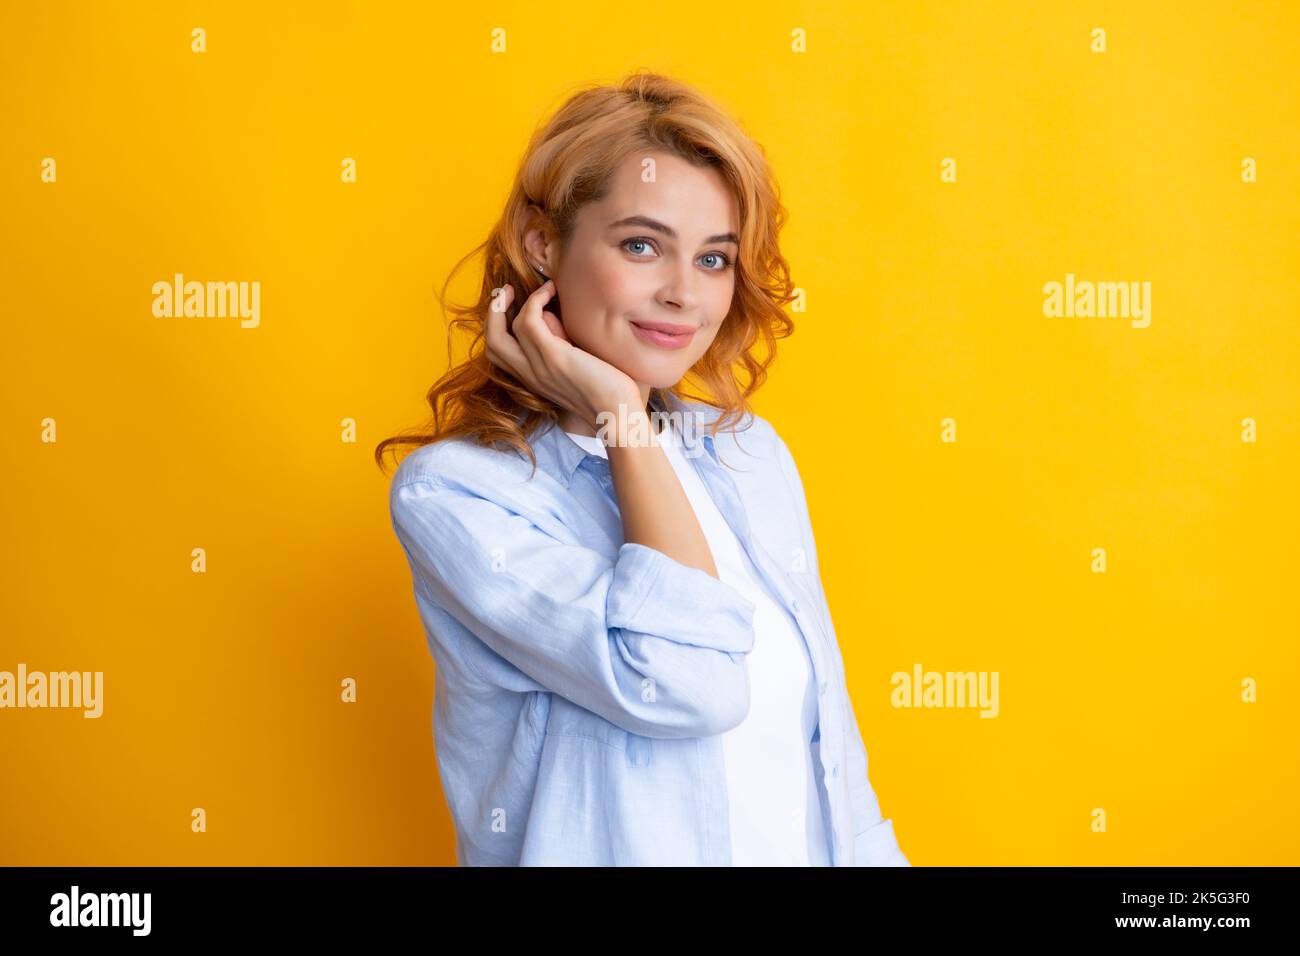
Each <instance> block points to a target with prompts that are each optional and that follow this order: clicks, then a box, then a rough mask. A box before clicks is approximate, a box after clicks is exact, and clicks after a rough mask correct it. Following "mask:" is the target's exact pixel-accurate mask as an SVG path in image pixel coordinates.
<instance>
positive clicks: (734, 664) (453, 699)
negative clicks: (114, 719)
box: [390, 394, 910, 866]
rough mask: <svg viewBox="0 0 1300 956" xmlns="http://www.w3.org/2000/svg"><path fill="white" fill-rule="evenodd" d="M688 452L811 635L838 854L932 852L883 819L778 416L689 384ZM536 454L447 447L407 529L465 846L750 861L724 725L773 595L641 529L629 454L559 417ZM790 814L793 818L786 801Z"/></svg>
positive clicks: (410, 498)
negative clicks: (625, 517)
mask: <svg viewBox="0 0 1300 956" xmlns="http://www.w3.org/2000/svg"><path fill="white" fill-rule="evenodd" d="M665 402H666V404H665V405H663V406H660V405H656V406H655V408H656V410H660V411H664V412H668V413H670V414H671V415H673V416H681V417H675V421H677V422H687V423H688V427H687V428H686V429H685V432H684V435H683V438H684V440H683V445H684V450H683V453H684V454H685V455H687V456H688V458H689V460H690V461H691V462H692V463H693V464H694V466H695V468H696V469H697V471H698V473H699V475H700V478H701V479H702V481H703V482H704V485H705V487H706V488H707V489H708V491H709V494H710V496H711V497H712V498H713V500H714V502H715V503H716V504H717V506H718V508H719V510H720V511H721V512H722V514H723V516H724V517H725V518H726V520H727V523H728V525H730V527H731V528H732V530H733V531H734V532H735V533H736V536H737V537H738V538H739V539H740V542H741V544H742V546H743V547H744V548H745V550H746V553H747V554H748V555H749V557H750V558H751V559H752V560H753V562H754V564H755V566H756V567H757V568H758V569H759V570H760V571H761V572H762V575H763V577H764V583H765V585H766V586H767V587H768V588H769V589H770V590H771V593H772V595H773V596H774V597H775V599H776V600H778V601H779V602H780V603H782V604H783V605H784V606H785V607H786V608H787V609H788V610H789V611H790V613H791V615H792V616H793V617H794V619H795V620H796V621H797V623H798V625H799V629H800V631H801V633H802V635H803V638H804V640H805V641H806V642H807V644H808V650H809V655H810V657H811V660H812V663H813V670H814V673H815V680H816V681H817V689H818V698H817V703H818V724H817V728H816V730H814V732H813V737H812V740H811V741H810V743H809V746H810V748H811V749H812V752H813V766H814V767H816V768H818V770H819V777H820V781H819V782H820V786H819V787H818V796H819V798H820V800H821V804H822V813H823V815H824V819H825V820H826V829H827V832H828V835H829V839H830V844H831V845H830V855H831V862H832V865H833V866H910V863H909V862H908V860H907V858H906V857H905V856H904V855H903V853H902V851H901V850H900V849H899V847H898V843H897V840H896V839H895V836H894V830H893V822H892V821H891V820H886V819H882V816H881V812H880V807H879V804H878V802H877V799H876V795H875V792H874V791H873V790H872V788H871V784H870V782H869V781H868V778H867V753H866V748H865V747H864V745H863V743H862V737H861V734H860V733H859V731H858V726H857V721H856V719H855V717H854V714H853V706H852V703H851V701H850V700H849V696H848V690H847V687H846V685H845V678H844V663H843V660H842V658H841V655H840V650H839V644H838V642H837V640H836V637H835V631H834V628H833V627H832V624H831V618H830V612H829V610H828V608H827V604H826V595H825V592H824V591H823V589H822V585H821V578H820V575H819V572H818V566H817V550H816V546H815V544H814V540H813V533H812V527H811V522H810V520H809V516H808V506H807V502H806V500H805V497H804V492H803V485H802V483H801V481H800V479H799V473H798V471H797V470H796V468H795V464H794V460H793V459H792V458H791V456H790V451H789V449H788V448H787V447H786V445H785V443H784V442H783V441H782V440H781V438H780V436H778V435H777V433H776V431H775V430H774V429H773V428H772V426H771V425H770V424H769V423H768V422H767V421H766V420H764V419H763V418H761V417H759V416H756V415H750V416H748V417H747V420H746V422H742V423H741V425H740V426H739V427H738V433H737V434H732V433H731V432H730V431H721V432H719V434H718V435H717V437H716V438H715V437H714V436H711V435H707V434H703V432H702V429H703V428H705V427H706V426H707V425H708V423H709V422H711V421H713V420H714V419H716V418H717V417H718V415H719V414H720V412H719V411H718V409H716V408H713V407H711V406H709V405H705V404H703V403H701V402H694V401H690V402H688V401H684V400H682V399H679V398H678V397H676V396H674V395H671V394H668V395H666V396H665ZM530 445H531V447H532V449H533V452H534V454H535V455H536V456H537V465H538V467H537V472H536V474H534V475H532V476H531V478H530V472H531V465H530V462H529V460H528V459H527V457H526V456H524V455H523V454H521V453H519V452H517V451H515V450H513V449H509V448H508V447H507V448H506V450H497V449H492V448H483V447H479V446H477V445H475V444H473V443H472V442H470V441H468V440H466V439H452V440H446V441H440V442H435V443H433V444H430V445H425V446H423V447H421V448H419V449H417V450H416V451H413V452H411V453H410V454H408V455H407V456H406V457H405V458H404V459H403V460H402V462H401V464H400V465H399V467H398V468H397V471H396V472H395V473H394V475H393V480H392V484H391V492H390V504H391V511H392V520H393V527H394V529H395V531H396V532H397V536H398V539H399V541H400V542H401V545H402V548H403V550H404V551H405V553H406V556H407V560H408V561H409V563H410V567H411V572H412V576H413V580H414V589H415V598H416V603H417V606H418V608H419V612H420V617H421V620H422V622H423V624H424V628H425V632H426V635H427V638H428V643H429V648H430V650H431V651H432V654H433V658H434V662H435V664H436V672H435V688H434V702H433V730H434V742H435V750H436V754H437V762H438V771H439V775H440V777H441V781H442V788H443V793H444V795H445V797H446V799H447V803H448V806H449V808H450V811H451V818H452V822H453V825H454V826H455V830H456V859H457V861H458V863H459V864H460V865H462V866H729V865H731V846H730V840H729V836H728V827H729V823H728V803H727V792H726V772H725V767H724V764H723V748H722V739H721V736H720V735H721V734H723V733H725V732H726V731H727V730H729V729H731V728H733V727H735V726H737V725H738V724H739V723H740V722H741V721H742V720H744V719H745V716H746V714H747V713H748V711H749V682H748V671H747V667H746V665H745V655H746V654H747V653H748V652H749V651H750V650H751V649H752V648H753V646H754V629H753V620H754V611H755V607H754V604H753V603H752V602H750V601H749V600H747V599H746V598H744V597H742V596H741V594H740V593H739V592H738V591H737V590H735V589H734V588H733V587H731V586H730V585H728V584H725V583H723V582H722V581H720V580H718V579H717V578H714V577H713V576H712V575H710V574H708V573H706V572H704V571H702V570H700V569H698V568H692V567H688V566H686V565H684V564H681V563H680V562H678V561H675V560H673V559H672V558H669V557H668V556H667V555H665V554H663V553H662V552H659V551H656V550H654V549H652V548H649V547H646V546H644V545H641V544H635V543H629V542H624V541H623V530H622V521H621V518H620V516H619V510H618V500H617V496H616V494H615V491H614V485H613V481H612V479H611V477H610V471H609V462H608V460H607V459H605V458H602V457H600V456H599V455H594V454H591V453H589V452H587V451H586V450H584V449H583V448H582V447H580V446H579V445H578V444H577V443H576V442H575V441H573V439H572V438H570V437H569V436H568V435H566V434H565V433H564V431H563V429H561V428H559V427H558V426H551V425H549V423H546V424H543V425H542V426H541V429H540V430H539V432H538V433H535V434H534V435H533V436H532V437H531V438H530ZM773 823H774V826H787V825H788V822H787V821H784V820H782V821H773Z"/></svg>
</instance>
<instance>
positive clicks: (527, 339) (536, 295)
mask: <svg viewBox="0 0 1300 956" xmlns="http://www.w3.org/2000/svg"><path fill="white" fill-rule="evenodd" d="M554 294H555V280H554V279H548V280H547V281H546V282H544V283H543V284H542V285H541V286H539V287H538V288H537V289H536V290H535V291H534V292H533V294H532V295H530V296H529V297H528V299H527V300H526V301H525V302H524V305H523V308H521V309H520V310H519V314H518V315H517V316H515V321H514V326H513V329H514V333H515V338H516V339H517V340H518V341H519V345H520V346H521V347H522V348H523V350H524V354H525V355H527V356H528V361H529V364H530V365H531V366H532V369H533V372H534V374H535V375H536V376H537V377H538V378H539V379H545V377H546V376H547V375H548V374H549V365H550V363H549V362H548V361H547V357H548V355H549V354H550V352H551V349H550V345H551V342H550V341H549V339H550V331H549V328H548V326H547V325H546V322H545V321H544V320H543V319H542V307H543V306H544V305H546V303H547V302H549V301H550V300H551V298H552V296H553V295H554Z"/></svg>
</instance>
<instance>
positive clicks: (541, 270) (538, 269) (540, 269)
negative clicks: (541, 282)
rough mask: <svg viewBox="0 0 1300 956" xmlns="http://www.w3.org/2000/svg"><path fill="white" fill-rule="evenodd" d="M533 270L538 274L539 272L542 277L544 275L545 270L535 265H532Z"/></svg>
mask: <svg viewBox="0 0 1300 956" xmlns="http://www.w3.org/2000/svg"><path fill="white" fill-rule="evenodd" d="M533 268H534V269H536V270H537V271H538V272H540V273H541V274H542V275H546V270H545V269H543V268H542V267H541V266H539V265H537V264H536V263H534V264H533Z"/></svg>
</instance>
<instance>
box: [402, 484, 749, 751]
mask: <svg viewBox="0 0 1300 956" xmlns="http://www.w3.org/2000/svg"><path fill="white" fill-rule="evenodd" d="M390 505H391V512H392V519H393V527H394V530H395V531H396V533H397V536H398V539H399V541H400V542H401V544H402V547H403V550H404V551H405V552H406V555H407V558H408V560H409V562H410V565H411V570H412V573H413V575H414V576H415V579H416V585H417V587H422V588H423V589H424V590H425V591H426V593H427V594H428V595H429V596H430V597H431V598H432V599H433V600H434V601H435V602H437V604H438V605H439V606H440V607H441V608H442V609H443V610H445V611H446V613H448V614H450V615H451V616H453V617H454V618H455V619H456V620H457V621H459V622H460V623H461V624H462V625H463V626H464V627H465V629H466V630H468V631H469V632H471V633H472V634H473V635H474V637H475V638H476V639H477V640H479V641H481V642H482V643H483V644H484V645H486V646H487V647H488V648H490V649H491V650H492V651H494V652H495V653H496V654H498V655H500V656H501V657H502V658H504V659H505V660H506V661H508V662H509V663H510V664H511V665H513V666H514V667H515V668H517V669H518V670H519V671H521V672H522V673H523V674H525V675H527V676H528V677H529V678H531V679H532V680H533V681H535V682H537V684H539V685H540V686H541V687H543V688H545V689H546V690H548V691H552V692H554V693H557V694H559V695H561V696H563V697H565V698H567V699H568V700H570V701H572V702H573V703H574V704H577V705H578V706H579V707H583V708H585V709H587V710H590V711H591V712H593V713H595V714H598V715H599V716H601V717H603V718H604V719H606V720H608V721H609V722H610V723H613V724H615V725H617V726H619V727H622V728H623V729H625V730H627V731H629V732H631V733H635V734H639V735H641V736H645V737H662V738H675V737H702V736H711V735H714V734H719V733H723V732H725V731H727V730H730V729H731V728H733V727H735V726H737V725H739V724H740V722H741V721H742V720H744V718H745V716H746V714H747V713H748V711H749V679H748V669H747V667H746V666H745V655H746V654H748V653H749V651H751V650H752V649H753V646H754V628H753V619H754V610H755V607H754V605H753V603H751V602H750V601H749V600H747V599H746V598H745V597H744V596H742V595H741V594H740V593H739V592H738V591H737V590H735V589H734V588H732V587H731V586H730V585H728V584H725V583H723V582H722V581H719V580H718V579H717V578H714V577H713V576H712V575H710V574H708V573H706V572H705V571H702V570H700V569H698V568H693V567H689V566H687V565H684V564H681V563H680V562H678V561H675V560H673V559H672V558H669V557H668V556H667V555H665V554H663V553H662V552H659V551H656V550H654V549H652V548H649V547H646V546H644V545H640V544H636V543H631V542H628V543H625V544H623V545H622V546H621V547H620V548H619V550H618V554H617V556H616V558H614V559H613V560H611V559H610V558H609V557H607V556H606V555H605V554H603V553H601V552H599V551H597V550H595V549H592V548H588V547H584V546H582V545H579V544H574V543H569V542H565V541H561V540H559V539H557V538H556V537H554V536H552V535H551V534H549V533H547V532H546V531H544V530H543V529H541V528H539V527H538V526H537V525H536V524H535V523H533V522H532V521H531V520H529V519H528V518H526V517H524V516H523V515H522V514H519V513H517V512H516V511H515V510H513V509H512V508H511V507H510V506H509V505H508V504H507V503H504V502H498V501H493V500H489V499H487V498H484V497H481V496H479V495H476V494H473V493H471V492H468V491H467V490H466V489H463V488H460V487H453V486H450V485H445V484H443V483H441V482H439V481H437V480H436V479H426V478H419V479H416V480H412V481H408V482H405V483H403V484H400V485H394V487H393V490H392V492H391V495H390ZM471 667H472V665H471ZM475 672H476V673H480V676H482V674H481V672H480V671H478V670H476V671H475Z"/></svg>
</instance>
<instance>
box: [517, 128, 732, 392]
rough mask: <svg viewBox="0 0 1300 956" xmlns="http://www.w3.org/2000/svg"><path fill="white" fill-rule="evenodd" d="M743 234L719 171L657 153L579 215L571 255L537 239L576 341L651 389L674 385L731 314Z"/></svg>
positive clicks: (620, 175) (625, 170)
mask: <svg viewBox="0 0 1300 956" xmlns="http://www.w3.org/2000/svg"><path fill="white" fill-rule="evenodd" d="M647 158H650V159H653V160H654V165H653V166H652V167H649V164H645V165H644V166H643V162H644V160H646V159H647ZM647 167H648V168H647ZM643 169H645V170H646V172H645V173H644V176H645V177H647V178H648V177H650V176H651V170H652V171H653V181H651V182H645V181H644V180H643ZM739 233H740V225H739V223H738V222H737V208H736V201H735V198H734V197H733V196H732V194H731V190H730V189H729V188H727V185H726V181H725V180H724V179H723V178H722V175H721V174H720V173H719V172H718V171H717V170H715V169H713V168H711V167H699V166H693V165H691V164H690V163H688V162H686V161H685V160H683V159H681V158H679V157H677V156H675V155H672V154H669V153H661V152H650V153H634V154H632V155H630V156H628V157H627V159H625V160H624V161H623V163H622V164H621V165H620V166H619V168H618V169H617V171H616V172H615V174H614V177H613V180H612V182H611V184H610V188H609V191H608V193H607V195H606V196H605V198H604V199H602V200H600V201H599V202H594V203H588V204H587V205H586V206H584V207H582V209H580V210H579V212H578V215H577V218H576V222H575V225H574V230H573V234H572V236H571V237H570V240H569V242H568V244H567V245H566V246H565V247H564V248H563V250H562V252H561V249H560V245H559V243H558V242H552V243H550V244H546V245H544V246H543V245H542V243H541V240H540V235H539V236H538V237H535V238H534V237H530V238H531V239H532V241H533V243H534V247H535V248H536V250H537V255H536V259H537V261H538V264H540V265H542V266H544V267H545V268H546V271H547V274H548V275H550V276H551V277H552V278H554V279H555V289H556V295H557V296H558V298H559V301H560V315H561V319H562V322H563V325H564V330H565V332H566V333H567V334H568V336H569V339H570V340H571V341H572V342H573V344H575V345H577V346H578V347H579V348H581V349H583V350H585V351H587V352H590V353H592V354H593V355H595V356H597V357H598V358H601V359H604V360H605V361H606V362H609V363H610V364H611V365H613V366H614V367H616V368H618V369H619V370H621V371H622V372H624V373H625V374H627V375H628V376H629V377H630V378H632V379H633V380H634V381H636V382H637V383H639V384H641V385H643V386H648V387H652V388H668V387H671V386H673V385H675V384H677V383H678V382H679V381H680V380H681V378H682V376H683V375H685V374H686V372H687V371H689V369H690V368H691V366H693V365H694V364H695V363H696V362H697V361H698V360H699V358H700V357H701V356H702V355H703V354H704V353H705V351H707V350H708V348H709V345H710V344H711V343H712V342H713V339H714V337H715V336H716V335H717V334H718V328H719V326H720V325H721V324H722V321H723V319H725V318H726V317H727V313H728V312H729V311H730V309H731V299H732V292H733V291H734V289H735V280H736V271H735V270H736V257H737V253H738V252H739V245H738V242H737V237H738V236H739ZM656 329H658V330H659V331H658V332H656ZM675 333H680V334H675Z"/></svg>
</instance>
